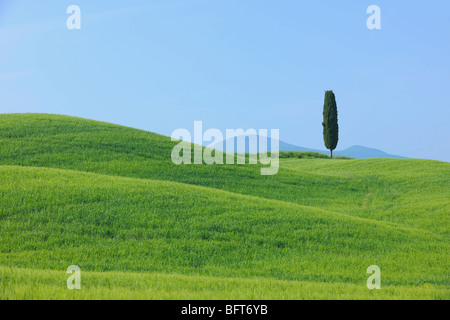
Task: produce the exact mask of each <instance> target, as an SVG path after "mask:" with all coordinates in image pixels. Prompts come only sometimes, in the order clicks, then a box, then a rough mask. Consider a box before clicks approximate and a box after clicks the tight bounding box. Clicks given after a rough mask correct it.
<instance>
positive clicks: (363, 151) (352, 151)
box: [213, 136, 406, 159]
mask: <svg viewBox="0 0 450 320" xmlns="http://www.w3.org/2000/svg"><path fill="white" fill-rule="evenodd" d="M250 138H253V139H254V138H256V140H257V141H258V148H257V152H264V151H270V150H271V142H272V141H271V139H270V138H267V149H266V150H261V151H259V136H250V137H246V138H245V147H244V148H242V147H239V146H238V144H237V138H234V152H235V153H236V152H240V153H248V152H249V145H248V144H249V140H250ZM229 143H232V140H231V139H229V140H225V141H220V142H217V143H215V144H214V145H213V148H214V149H217V150H222V151H226V145H227V144H229ZM278 150H280V151H312V152H320V153H325V154H329V151H328V150H320V149H312V148H305V147H300V146H296V145H293V144H290V143H287V142H284V141H281V140H280V141H279V149H278ZM333 155H337V156H347V157H352V158H356V159H369V158H391V159H406V157H402V156H397V155H393V154H388V153H386V152H384V151H382V150H378V149H373V148H367V147H364V146H353V147H350V148H347V149H344V150H340V151H333Z"/></svg>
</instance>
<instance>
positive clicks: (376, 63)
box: [0, 0, 450, 161]
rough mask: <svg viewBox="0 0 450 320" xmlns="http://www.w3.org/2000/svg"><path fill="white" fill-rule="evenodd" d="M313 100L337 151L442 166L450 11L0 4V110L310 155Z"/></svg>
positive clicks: (167, 1) (432, 3) (381, 0)
mask: <svg viewBox="0 0 450 320" xmlns="http://www.w3.org/2000/svg"><path fill="white" fill-rule="evenodd" d="M72 4H76V5H78V6H79V7H80V8H81V30H69V29H68V28H67V27H66V19H67V18H68V17H69V15H68V14H67V13H66V9H67V7H68V6H69V5H72ZM372 4H375V5H378V6H379V7H380V8H381V30H369V29H368V28H367V27H366V20H367V18H368V17H369V14H367V13H366V9H367V7H368V6H369V5H372ZM325 90H333V91H334V92H335V94H336V99H337V103H338V111H339V125H340V140H339V145H338V148H337V149H338V150H339V149H344V148H347V147H350V146H352V145H356V144H358V145H364V146H367V147H372V148H378V149H382V150H384V151H386V152H388V153H392V154H398V155H403V156H407V157H414V158H427V159H436V160H444V161H450V134H449V133H450V129H449V120H450V1H448V0H441V1H437V0H427V1H406V0H396V1H392V0H388V1H387V0H370V1H365V0H360V1H354V0H340V1H336V0H329V1H325V0H314V1H313V0H311V1H298V0H291V1H287V0H277V1H275V0H270V1H269V0H216V1H212V0H145V1H137V0H127V1H125V0H123V1H111V0H109V1H106V0H104V1H101V0H96V1H92V0H89V1H87V0H70V1H65V0H46V1H35V0H27V1H21V0H14V1H13V0H0V97H1V98H0V113H13V112H44V113H58V114H66V115H74V116H81V117H85V118H91V119H96V120H103V121H108V122H113V123H118V124H123V125H127V126H131V127H135V128H140V129H145V130H148V131H153V132H157V133H161V134H165V135H171V133H172V131H173V130H175V129H177V128H186V129H189V130H193V122H194V120H202V121H203V127H204V129H207V128H218V129H221V130H223V131H225V129H226V128H243V129H248V128H255V129H259V128H266V129H280V139H281V140H283V141H285V142H288V143H292V144H296V145H299V146H303V147H309V148H317V149H323V148H324V147H323V138H322V124H321V123H322V108H323V96H324V91H325Z"/></svg>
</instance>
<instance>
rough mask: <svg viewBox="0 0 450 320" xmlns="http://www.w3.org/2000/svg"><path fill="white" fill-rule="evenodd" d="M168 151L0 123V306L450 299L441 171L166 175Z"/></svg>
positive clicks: (78, 131)
mask: <svg viewBox="0 0 450 320" xmlns="http://www.w3.org/2000/svg"><path fill="white" fill-rule="evenodd" d="M175 144H176V143H175V142H171V140H170V138H168V137H164V136H161V135H157V134H154V133H150V132H145V131H141V130H136V129H132V128H127V127H123V126H118V125H112V124H107V123H102V122H97V121H92V120H85V119H80V118H74V117H67V116H57V115H44V114H7V115H0V181H1V184H0V195H1V197H0V204H1V206H0V298H2V299H5V298H89V297H98V296H99V295H100V297H104V298H131V297H133V298H186V299H191V298H195V299H197V298H218V299H220V298H240V299H246V298H274V299H278V298H284V299H286V298H292V299H298V298H374V299H376V298H436V299H448V298H449V297H450V282H449V280H450V278H449V272H448V270H449V259H448V258H449V257H448V252H449V222H448V221H449V219H448V215H449V212H450V200H449V199H450V178H449V177H450V164H448V163H443V162H437V161H428V160H412V159H411V160H410V159H401V160H391V159H369V160H348V159H335V160H329V159H317V158H313V159H304V158H303V159H299V158H298V157H294V158H287V159H281V160H280V170H279V173H278V174H277V175H274V176H261V175H260V166H259V165H215V166H208V165H181V166H176V165H174V164H173V163H172V162H171V159H170V153H171V151H172V148H173V146H174V145H175ZM72 264H75V265H78V266H80V267H81V269H82V272H83V273H82V279H83V280H82V281H83V284H82V285H83V288H82V290H77V291H76V290H73V291H69V290H68V289H67V288H66V287H65V281H66V279H67V276H68V275H67V274H65V273H64V271H65V270H66V268H67V267H68V266H69V265H72ZM373 264H376V265H378V266H380V268H381V270H382V289H381V290H372V291H370V290H368V289H367V288H366V286H365V282H366V280H367V278H368V276H369V275H368V274H366V273H365V271H366V268H367V267H368V266H369V265H373Z"/></svg>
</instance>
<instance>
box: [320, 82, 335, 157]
mask: <svg viewBox="0 0 450 320" xmlns="http://www.w3.org/2000/svg"><path fill="white" fill-rule="evenodd" d="M322 126H323V141H324V143H325V147H326V148H327V149H328V150H330V158H333V150H334V149H336V146H337V144H338V140H339V137H338V136H339V127H338V119H337V105H336V97H335V96H334V93H333V91H331V90H329V91H325V101H324V104H323V122H322Z"/></svg>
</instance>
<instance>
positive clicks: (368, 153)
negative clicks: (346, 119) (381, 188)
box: [333, 146, 406, 159]
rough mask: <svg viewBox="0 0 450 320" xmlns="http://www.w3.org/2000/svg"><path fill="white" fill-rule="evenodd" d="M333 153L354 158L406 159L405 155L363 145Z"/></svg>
mask: <svg viewBox="0 0 450 320" xmlns="http://www.w3.org/2000/svg"><path fill="white" fill-rule="evenodd" d="M333 154H335V155H339V156H347V157H352V158H356V159H369V158H391V159H406V157H402V156H397V155H393V154H388V153H386V152H384V151H382V150H378V149H373V148H367V147H363V146H353V147H350V148H347V149H345V150H341V151H336V152H333Z"/></svg>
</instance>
